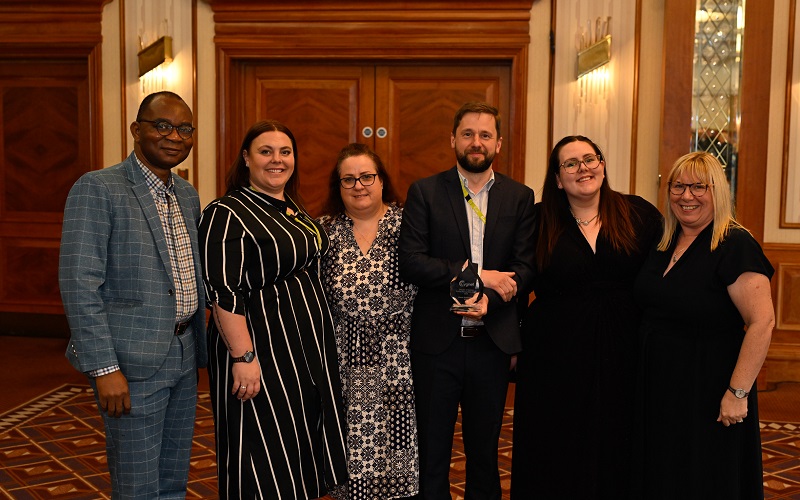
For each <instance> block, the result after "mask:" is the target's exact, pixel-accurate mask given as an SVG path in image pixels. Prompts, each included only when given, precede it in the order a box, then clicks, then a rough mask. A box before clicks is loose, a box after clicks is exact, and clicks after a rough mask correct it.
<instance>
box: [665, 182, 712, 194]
mask: <svg viewBox="0 0 800 500" xmlns="http://www.w3.org/2000/svg"><path fill="white" fill-rule="evenodd" d="M708 186H713V184H704V183H702V182H695V183H694V184H684V183H682V182H670V183H669V192H670V193H672V194H674V195H675V196H681V195H682V194H683V193H684V192H685V191H686V188H687V187H688V188H689V192H690V193H692V195H693V196H703V195H704V194H706V191H708Z"/></svg>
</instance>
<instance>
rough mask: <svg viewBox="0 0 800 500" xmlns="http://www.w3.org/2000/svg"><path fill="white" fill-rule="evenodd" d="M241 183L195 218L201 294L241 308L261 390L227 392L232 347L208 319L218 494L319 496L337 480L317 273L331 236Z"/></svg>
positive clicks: (338, 409) (331, 364)
mask: <svg viewBox="0 0 800 500" xmlns="http://www.w3.org/2000/svg"><path fill="white" fill-rule="evenodd" d="M286 208H287V203H286V202H284V201H281V200H276V199H275V198H272V197H270V196H267V195H265V194H262V193H258V192H255V191H252V190H250V189H240V190H239V191H235V192H233V193H231V194H229V195H227V196H224V197H223V198H220V199H218V200H216V201H213V202H211V203H210V204H209V206H208V207H206V208H205V210H203V216H202V218H201V220H200V249H201V256H202V259H203V266H204V273H205V274H204V280H205V286H206V293H207V295H208V298H209V301H208V303H209V304H211V303H216V304H218V305H219V307H221V308H222V309H224V310H226V311H228V312H231V313H234V314H242V315H244V316H246V318H247V325H248V330H249V333H250V337H251V339H252V342H253V346H254V350H255V353H256V355H257V356H258V361H259V363H260V364H261V392H259V393H258V395H256V397H255V398H253V399H251V400H249V401H246V402H242V401H240V400H239V399H237V397H236V396H235V395H232V394H231V386H232V381H231V366H232V363H231V357H230V355H229V354H228V349H227V347H226V345H225V342H224V340H223V339H222V337H221V336H220V333H219V331H218V330H217V328H216V325H215V323H214V321H213V319H212V321H210V322H209V328H208V339H209V340H208V346H209V355H210V361H209V367H208V373H209V378H210V386H211V403H212V409H213V411H214V421H215V422H214V423H215V430H216V441H217V442H216V445H217V473H218V480H219V497H220V498H223V499H224V498H265V499H266V498H270V499H272V498H276V499H277V498H281V499H308V498H318V497H321V496H323V495H325V493H326V492H327V490H328V487H329V486H331V485H333V484H337V483H342V482H344V481H346V480H347V455H346V446H345V414H344V411H343V406H342V399H341V397H342V394H341V385H340V381H339V370H338V363H337V356H336V341H335V338H334V326H333V320H332V317H331V312H330V310H329V309H328V304H327V302H326V300H325V294H324V292H323V290H322V284H321V282H320V258H321V257H322V255H323V254H324V253H325V252H326V251H327V250H328V246H329V240H328V237H327V235H326V234H325V232H324V231H323V230H322V228H321V227H320V226H319V225H318V224H317V223H316V222H314V221H313V220H311V218H309V217H308V216H307V215H306V214H305V213H302V212H299V211H298V208H297V207H296V206H294V205H293V204H291V208H292V209H294V211H295V212H298V216H296V217H295V216H290V215H287V211H286Z"/></svg>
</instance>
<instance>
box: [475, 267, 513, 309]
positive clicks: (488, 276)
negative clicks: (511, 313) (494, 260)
mask: <svg viewBox="0 0 800 500" xmlns="http://www.w3.org/2000/svg"><path fill="white" fill-rule="evenodd" d="M481 281H483V286H484V287H485V288H491V289H492V290H494V291H495V292H497V293H498V294H499V295H500V297H501V298H502V299H503V301H504V302H508V301H509V300H511V299H512V298H514V296H515V295H516V294H517V282H516V281H515V280H514V273H513V272H510V271H490V270H487V269H484V270H483V271H481Z"/></svg>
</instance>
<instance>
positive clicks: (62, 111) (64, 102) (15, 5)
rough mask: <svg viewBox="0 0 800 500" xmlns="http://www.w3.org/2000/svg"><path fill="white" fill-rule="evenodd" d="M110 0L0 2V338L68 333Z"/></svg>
mask: <svg viewBox="0 0 800 500" xmlns="http://www.w3.org/2000/svg"><path fill="white" fill-rule="evenodd" d="M108 1H109V0H73V1H70V2H62V1H49V0H43V1H38V2H30V1H17V0H3V1H2V2H0V96H1V97H0V334H8V333H20V334H64V333H66V322H65V321H64V319H63V307H62V305H61V299H60V295H59V291H58V249H59V243H60V238H61V221H62V217H63V209H64V203H65V200H66V197H67V193H68V192H69V189H70V188H71V187H72V184H73V183H74V182H75V180H77V178H78V177H79V176H80V175H81V174H83V173H84V172H86V171H88V170H91V169H96V168H100V167H101V166H102V165H101V161H102V130H101V125H102V123H101V116H100V114H101V109H102V107H101V96H102V92H101V91H100V88H101V82H100V79H101V77H100V75H101V68H100V44H101V42H102V37H101V19H102V10H103V5H104V4H106V3H108Z"/></svg>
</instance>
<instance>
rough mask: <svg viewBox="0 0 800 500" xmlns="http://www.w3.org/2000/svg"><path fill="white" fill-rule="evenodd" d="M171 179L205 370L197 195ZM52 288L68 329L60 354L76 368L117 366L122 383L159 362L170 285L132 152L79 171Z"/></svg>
mask: <svg viewBox="0 0 800 500" xmlns="http://www.w3.org/2000/svg"><path fill="white" fill-rule="evenodd" d="M174 181H175V195H176V197H177V199H178V204H179V205H180V207H181V212H182V213H183V218H184V220H185V222H186V226H187V229H188V232H189V236H190V238H191V242H192V251H193V254H194V265H195V266H194V267H195V276H196V279H197V291H198V294H199V297H198V300H199V306H198V309H197V312H196V313H195V314H194V316H193V318H192V327H193V328H192V332H193V335H195V337H196V339H195V345H196V348H197V352H196V354H197V364H198V367H204V366H206V364H207V360H208V352H207V347H206V334H205V296H204V292H203V281H202V271H201V268H200V257H199V255H200V254H199V248H198V243H197V223H198V221H199V219H200V198H199V196H198V195H197V191H196V190H195V189H194V187H192V185H191V184H189V183H188V182H186V181H185V180H183V179H181V178H180V177H178V176H174ZM59 285H60V287H61V299H62V301H63V303H64V310H65V312H66V314H67V320H68V322H69V326H70V331H71V338H70V342H69V345H68V346H67V353H66V355H67V358H68V359H69V361H70V363H72V365H73V366H74V367H75V368H76V369H77V370H79V371H81V372H88V371H91V370H96V369H99V368H104V367H108V366H112V365H115V364H118V365H119V366H120V368H121V370H122V372H123V374H124V375H125V376H126V377H127V378H128V379H129V380H143V379H146V378H149V377H150V376H152V375H153V374H154V373H155V372H156V370H157V369H158V368H159V367H160V366H161V365H162V363H163V362H164V359H165V358H166V356H167V352H168V350H169V345H170V342H171V341H172V337H173V335H174V329H175V311H176V302H175V300H176V299H175V291H174V290H175V282H174V280H173V271H172V266H171V264H170V260H169V253H168V250H167V243H166V239H165V235H164V230H163V228H162V226H161V220H160V219H159V217H158V210H157V208H156V205H155V201H154V200H153V197H152V195H151V194H150V191H149V189H148V187H147V184H146V183H145V179H144V176H143V175H142V172H141V170H140V168H139V165H138V164H137V163H136V159H135V157H134V153H131V155H130V156H129V157H128V158H127V159H126V160H125V161H123V162H122V163H120V164H118V165H114V166H113V167H109V168H106V169H103V170H96V171H92V172H88V173H86V174H84V175H83V176H82V177H81V178H80V179H78V181H77V182H76V183H75V185H74V186H73V187H72V189H71V190H70V193H69V197H68V198H67V204H66V207H65V209H64V226H63V230H62V235H61V254H60V259H59Z"/></svg>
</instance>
